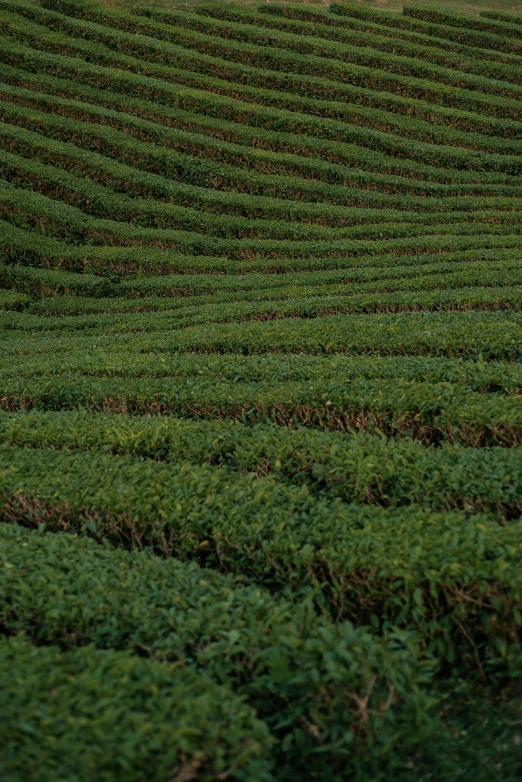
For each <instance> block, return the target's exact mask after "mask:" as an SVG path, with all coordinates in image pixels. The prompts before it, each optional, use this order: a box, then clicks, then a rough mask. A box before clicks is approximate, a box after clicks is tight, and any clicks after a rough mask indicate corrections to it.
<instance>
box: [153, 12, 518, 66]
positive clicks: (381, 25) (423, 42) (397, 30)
mask: <svg viewBox="0 0 522 782" xmlns="http://www.w3.org/2000/svg"><path fill="white" fill-rule="evenodd" d="M203 9H204V12H205V13H206V14H209V15H214V14H216V13H217V14H218V15H221V13H223V12H225V13H226V11H224V9H223V10H222V9H221V8H219V10H218V9H217V7H216V6H212V7H208V6H204V7H203ZM242 10H243V11H244V9H242ZM257 10H258V14H261V15H265V14H267V15H269V17H272V16H275V17H277V16H279V17H283V18H285V19H289V20H303V21H307V22H312V23H313V24H314V26H315V28H316V29H317V31H318V32H317V34H318V35H321V30H323V31H324V30H325V29H326V30H327V29H328V28H329V27H334V28H338V29H340V30H346V31H347V30H357V31H359V32H366V31H368V32H369V33H375V34H377V35H379V36H383V37H385V38H391V39H393V40H394V41H407V42H409V43H413V44H415V45H419V46H422V47H428V48H429V49H430V50H432V49H435V50H439V51H447V52H451V53H454V54H456V55H458V54H464V55H465V56H466V58H469V59H471V60H475V61H476V60H487V61H488V63H489V64H490V65H491V67H492V68H494V65H493V64H494V63H505V64H506V65H508V66H510V65H511V66H513V65H514V66H518V65H519V64H520V63H519V60H518V57H517V55H516V54H508V53H505V52H498V51H493V50H492V49H480V48H476V47H474V46H469V45H466V44H465V43H463V42H462V41H459V42H455V41H452V40H450V39H448V38H447V37H444V38H441V37H440V36H437V35H433V34H430V28H431V25H428V24H424V26H423V23H422V22H421V21H420V20H418V19H417V20H415V24H413V25H412V21H413V20H412V19H411V18H408V17H405V16H403V15H399V14H396V13H391V14H390V13H386V12H382V11H377V12H375V11H373V10H372V9H371V8H364V9H363V8H361V7H360V6H358V7H354V6H352V7H351V8H349V7H348V6H345V5H343V7H342V9H341V13H339V11H337V13H328V12H325V11H324V10H322V9H319V8H314V7H313V6H308V7H306V8H303V7H302V6H296V5H284V4H279V3H278V4H277V6H271V7H267V6H266V5H262V6H259V7H258V9H257ZM333 10H334V9H333V8H331V9H330V11H333ZM140 13H141V11H140ZM232 13H233V12H232ZM481 15H482V14H481ZM322 34H324V32H323V33H322Z"/></svg>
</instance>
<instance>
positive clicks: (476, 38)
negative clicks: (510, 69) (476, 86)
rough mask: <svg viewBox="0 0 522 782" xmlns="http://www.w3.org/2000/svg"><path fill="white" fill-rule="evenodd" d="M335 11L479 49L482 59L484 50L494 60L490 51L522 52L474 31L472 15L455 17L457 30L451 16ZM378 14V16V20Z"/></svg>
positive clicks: (353, 9)
mask: <svg viewBox="0 0 522 782" xmlns="http://www.w3.org/2000/svg"><path fill="white" fill-rule="evenodd" d="M331 11H332V13H333V14H339V15H341V16H344V15H347V16H357V17H359V18H361V19H362V18H369V19H378V20H379V19H380V20H381V22H383V23H385V24H386V25H388V26H390V27H398V28H401V29H405V30H413V31H416V32H421V33H427V34H428V35H431V36H434V37H436V38H438V39H442V40H445V39H448V40H449V41H454V42H457V43H461V44H465V45H466V46H471V47H475V48H477V49H478V52H477V53H478V56H480V53H481V50H487V54H486V56H490V51H493V52H500V53H507V54H510V55H515V54H516V55H519V54H520V51H522V48H521V45H520V43H518V42H517V41H511V40H509V39H506V37H505V36H503V35H495V34H490V33H489V34H488V33H484V32H482V33H480V32H478V31H474V30H473V29H472V28H471V27H470V26H469V25H468V23H467V22H468V18H469V16H468V15H465V16H464V15H459V16H458V17H456V18H455V17H454V18H455V20H456V21H457V26H455V25H454V24H448V20H451V15H449V14H448V15H446V16H447V19H443V18H442V17H443V16H444V15H442V16H441V15H439V14H438V12H436V11H429V10H428V9H425V10H424V11H423V10H422V9H416V8H410V7H405V8H404V10H403V15H402V16H399V15H398V14H393V13H390V14H386V15H384V14H383V15H381V13H380V12H378V11H377V12H375V11H374V12H373V14H372V11H370V10H369V9H359V8H357V7H356V6H349V5H344V4H342V3H341V4H339V5H337V4H336V5H334V6H332V8H331ZM376 13H377V14H378V16H376ZM430 15H431V19H430Z"/></svg>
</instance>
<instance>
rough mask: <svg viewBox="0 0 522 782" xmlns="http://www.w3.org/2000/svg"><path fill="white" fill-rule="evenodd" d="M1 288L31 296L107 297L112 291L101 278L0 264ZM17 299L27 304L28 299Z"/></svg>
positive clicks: (108, 282) (108, 281) (108, 284)
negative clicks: (11, 289)
mask: <svg viewBox="0 0 522 782" xmlns="http://www.w3.org/2000/svg"><path fill="white" fill-rule="evenodd" d="M0 288H13V289H14V290H16V291H18V292H20V293H28V294H31V295H32V296H56V295H59V294H69V295H71V294H72V295H76V296H80V297H82V296H87V297H93V296H94V297H100V296H108V295H110V294H111V293H112V292H113V287H112V286H111V282H110V280H109V279H107V278H104V277H96V276H95V275H92V274H75V273H74V272H57V271H53V270H51V269H34V268H31V267H27V266H6V265H0ZM2 293H3V291H2ZM18 298H19V299H22V300H23V299H25V300H26V302H29V298H28V297H27V296H25V297H24V296H18ZM9 309H11V307H9Z"/></svg>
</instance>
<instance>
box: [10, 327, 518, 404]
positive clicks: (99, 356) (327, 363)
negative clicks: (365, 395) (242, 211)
mask: <svg viewBox="0 0 522 782" xmlns="http://www.w3.org/2000/svg"><path fill="white" fill-rule="evenodd" d="M17 340H19V341H17ZM53 346H54V347H53ZM26 348H27V349H26ZM5 349H6V355H12V356H16V370H15V371H14V372H13V368H12V365H11V364H8V365H6V366H5V367H4V368H3V371H2V372H1V375H2V377H13V375H15V376H16V377H18V378H24V377H25V378H31V377H41V376H43V375H46V374H48V375H60V374H78V373H80V374H85V373H87V374H91V375H95V376H101V377H126V378H140V377H141V378H147V377H148V378H152V377H154V378H169V377H176V378H179V377H187V378H188V377H192V378H194V377H196V378H198V379H200V380H205V379H206V380H208V381H209V383H211V382H214V381H215V380H221V381H228V382H229V383H235V382H243V383H259V382H264V381H273V382H274V383H275V384H280V383H287V382H294V381H295V382H306V381H313V382H317V381H318V380H319V381H320V382H324V381H331V382H335V381H339V380H340V379H342V381H343V382H346V383H348V382H350V381H351V380H353V379H354V378H359V379H360V380H363V379H370V380H390V379H401V380H412V381H416V382H419V383H420V382H428V383H432V384H433V383H435V384H437V383H450V384H452V385H454V386H458V387H462V390H465V389H468V390H471V391H477V392H478V393H489V392H502V393H506V394H511V395H512V394H517V393H519V392H520V386H521V385H522V364H521V363H519V362H509V361H483V360H478V361H476V360H463V359H459V358H424V357H419V356H415V357H413V356H400V357H398V356H378V355H372V356H364V355H362V356H357V355H345V354H343V353H335V354H332V355H329V356H317V355H315V356H314V355H306V354H305V353H301V354H292V353H290V354H284V353H279V354H277V353H265V354H263V355H252V356H245V355H242V354H240V353H225V354H219V353H216V354H205V355H202V354H198V353H178V354H175V353H166V352H164V351H162V343H161V342H160V341H159V340H156V341H152V340H151V339H150V338H149V337H145V338H144V337H143V336H142V337H136V339H133V340H132V341H130V340H129V339H128V338H126V337H118V336H115V335H103V336H100V337H99V338H97V339H96V340H93V339H92V338H91V337H90V336H83V337H82V336H81V335H78V334H76V335H74V336H73V337H71V335H67V334H63V335H61V337H60V338H59V339H52V340H45V339H41V338H40V336H39V335H38V334H33V335H30V336H29V337H24V336H23V335H18V337H17V338H15V337H13V339H11V340H10V341H9V345H6V346H5ZM9 349H10V350H9ZM7 351H9V352H7Z"/></svg>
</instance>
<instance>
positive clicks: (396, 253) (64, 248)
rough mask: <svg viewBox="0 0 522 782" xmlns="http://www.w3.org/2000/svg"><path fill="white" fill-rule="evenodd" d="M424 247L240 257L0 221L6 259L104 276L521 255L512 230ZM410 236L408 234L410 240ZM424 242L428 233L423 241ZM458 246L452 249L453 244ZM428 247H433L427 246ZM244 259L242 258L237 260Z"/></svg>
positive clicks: (373, 246) (278, 270) (374, 246)
mask: <svg viewBox="0 0 522 782" xmlns="http://www.w3.org/2000/svg"><path fill="white" fill-rule="evenodd" d="M428 238H430V239H431V241H430V242H429V246H428V252H427V251H426V249H423V248H422V247H421V246H420V245H418V244H417V245H415V244H413V247H412V249H411V252H410V253H408V252H407V242H404V243H403V244H402V245H401V246H399V247H397V246H396V245H397V241H395V246H393V244H392V243H388V244H387V243H386V242H381V243H376V242H368V243H366V244H365V243H364V242H360V243H358V244H357V243H356V242H354V243H353V251H352V253H351V254H350V253H347V254H346V255H345V256H344V257H343V256H341V254H339V253H337V254H333V253H330V252H328V253H323V254H322V255H319V256H317V255H314V254H313V253H311V254H310V255H308V256H307V255H301V256H299V255H298V254H297V253H294V254H293V255H292V256H288V255H287V256H286V257H285V256H281V254H280V253H277V252H272V253H270V254H267V256H266V257H263V256H261V255H259V253H258V250H259V248H256V252H255V253H251V252H244V253H243V254H242V255H241V254H240V255H239V258H237V259H236V260H234V258H233V257H229V258H225V257H215V256H214V257H210V256H204V255H181V254H180V253H176V252H173V251H169V250H159V249H154V248H145V247H109V246H103V247H94V246H92V245H84V246H82V247H78V246H74V245H69V244H64V243H63V242H59V241H57V240H55V239H51V238H47V237H45V236H43V234H39V235H38V234H36V233H34V232H33V231H25V230H22V229H19V228H16V227H14V226H13V225H11V224H9V223H6V222H0V246H1V247H2V251H3V257H4V260H5V261H6V262H7V263H12V264H15V265H19V264H22V265H24V266H31V265H32V266H35V265H37V266H43V267H46V268H50V269H60V270H67V271H73V272H87V273H91V274H98V275H101V276H104V275H105V276H106V275H108V274H111V275H112V274H117V275H120V276H121V277H122V278H125V277H127V278H133V277H136V275H146V274H153V275H168V274H173V273H175V272H177V273H196V274H203V273H213V274H216V273H220V274H245V273H249V272H254V271H261V272H266V273H269V274H285V273H287V272H291V271H292V272H295V271H298V270H303V271H304V270H313V269H317V270H319V269H345V268H364V267H367V266H383V267H386V266H391V265H396V266H403V265H411V264H414V263H416V262H418V263H433V262H437V261H441V260H444V261H447V262H449V263H460V262H468V261H477V260H478V261H488V260H491V261H504V260H505V261H511V260H519V258H520V249H519V239H518V237H517V236H516V235H513V236H503V237H495V236H491V237H488V236H485V237H468V238H467V239H464V238H463V237H457V236H455V237H449V238H447V239H446V241H443V240H444V238H445V237H441V239H437V237H428ZM409 241H410V242H412V240H411V239H410V240H409ZM426 244H427V239H426V240H425V241H424V245H426ZM454 247H459V248H460V249H458V250H454V251H453V252H452V248H454ZM430 251H431V252H430ZM241 259H242V260H241Z"/></svg>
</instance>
